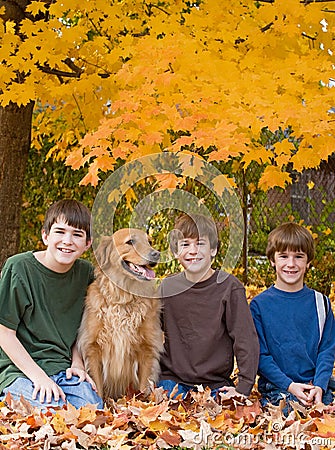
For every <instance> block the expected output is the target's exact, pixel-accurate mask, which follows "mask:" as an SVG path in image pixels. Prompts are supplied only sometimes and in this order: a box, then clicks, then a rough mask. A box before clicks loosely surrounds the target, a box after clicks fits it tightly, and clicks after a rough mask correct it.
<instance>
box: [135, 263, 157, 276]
mask: <svg viewBox="0 0 335 450" xmlns="http://www.w3.org/2000/svg"><path fill="white" fill-rule="evenodd" d="M130 267H131V268H132V269H133V270H134V271H135V272H137V273H139V274H140V275H142V277H144V278H147V279H148V280H152V279H153V278H155V275H156V274H155V272H154V271H153V270H151V269H149V267H145V266H138V265H137V264H133V263H132V264H130Z"/></svg>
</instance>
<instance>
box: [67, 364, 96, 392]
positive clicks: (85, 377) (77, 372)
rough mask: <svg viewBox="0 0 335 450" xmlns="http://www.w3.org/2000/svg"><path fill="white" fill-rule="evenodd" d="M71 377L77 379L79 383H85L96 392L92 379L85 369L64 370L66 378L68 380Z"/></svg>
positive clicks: (72, 368) (70, 368)
mask: <svg viewBox="0 0 335 450" xmlns="http://www.w3.org/2000/svg"><path fill="white" fill-rule="evenodd" d="M73 376H77V377H79V381H80V382H82V381H87V382H88V383H90V385H91V386H92V389H93V390H94V391H97V386H96V384H95V383H94V381H93V378H91V377H90V376H89V374H88V373H87V372H86V370H85V369H81V368H79V367H69V368H68V369H66V378H67V379H68V380H69V379H70V378H72V377H73Z"/></svg>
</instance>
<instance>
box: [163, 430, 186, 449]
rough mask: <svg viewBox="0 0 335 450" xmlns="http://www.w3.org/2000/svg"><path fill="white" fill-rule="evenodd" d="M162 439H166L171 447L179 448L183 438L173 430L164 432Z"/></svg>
mask: <svg viewBox="0 0 335 450" xmlns="http://www.w3.org/2000/svg"><path fill="white" fill-rule="evenodd" d="M160 437H161V438H162V439H164V441H165V442H166V443H167V444H169V445H171V447H177V446H178V445H179V444H180V442H181V436H180V435H179V434H178V433H176V432H175V431H171V430H167V431H164V432H163V433H162V434H161V435H160Z"/></svg>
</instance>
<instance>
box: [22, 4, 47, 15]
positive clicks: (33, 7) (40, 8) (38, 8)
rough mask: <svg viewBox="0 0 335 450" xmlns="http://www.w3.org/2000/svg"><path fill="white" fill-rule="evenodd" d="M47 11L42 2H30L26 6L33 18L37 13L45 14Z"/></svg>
mask: <svg viewBox="0 0 335 450" xmlns="http://www.w3.org/2000/svg"><path fill="white" fill-rule="evenodd" d="M46 10H47V8H46V5H45V3H44V2H40V1H32V2H31V3H30V4H29V5H28V6H27V11H28V12H29V13H31V14H32V15H33V16H36V15H37V14H38V13H40V12H42V13H45V12H46Z"/></svg>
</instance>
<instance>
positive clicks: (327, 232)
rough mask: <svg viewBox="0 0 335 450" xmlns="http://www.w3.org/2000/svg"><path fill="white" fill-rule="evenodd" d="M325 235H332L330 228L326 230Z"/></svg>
mask: <svg viewBox="0 0 335 450" xmlns="http://www.w3.org/2000/svg"><path fill="white" fill-rule="evenodd" d="M323 234H325V235H326V236H328V235H329V234H332V230H331V229H330V228H327V229H326V230H324V231H323Z"/></svg>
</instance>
